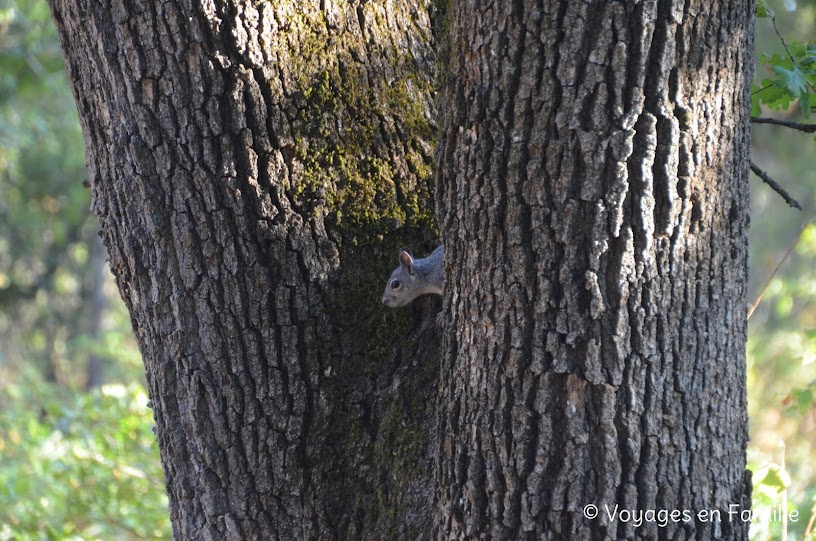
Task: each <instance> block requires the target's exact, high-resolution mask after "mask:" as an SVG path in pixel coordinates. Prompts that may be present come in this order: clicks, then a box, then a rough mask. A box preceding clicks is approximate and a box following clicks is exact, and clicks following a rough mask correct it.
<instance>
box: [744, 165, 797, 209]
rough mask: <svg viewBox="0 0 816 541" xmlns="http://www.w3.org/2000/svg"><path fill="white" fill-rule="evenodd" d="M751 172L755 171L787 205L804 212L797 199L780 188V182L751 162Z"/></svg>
mask: <svg viewBox="0 0 816 541" xmlns="http://www.w3.org/2000/svg"><path fill="white" fill-rule="evenodd" d="M751 171H753V172H754V174H755V175H756V176H758V177H759V178H761V179H762V182H764V183H765V184H767V185H768V186H770V187H771V189H772V190H773V191H775V192H776V193H778V194H779V195H780V196H781V197H782V199H784V200H785V203H787V204H788V205H790V206H792V207H793V208H795V209H799V210H802V205H800V204H799V202H798V201H797V200H796V199H794V198H793V197H791V196H790V194H789V193H788V192H786V191H785V189H784V188H783V187H782V186H780V185H779V183H778V182H776V181H775V180H774V179H772V178H771V177H769V176H768V173H766V172H765V171H763V170H762V169H760V168H759V167H757V166H756V164H755V163H754V162H751Z"/></svg>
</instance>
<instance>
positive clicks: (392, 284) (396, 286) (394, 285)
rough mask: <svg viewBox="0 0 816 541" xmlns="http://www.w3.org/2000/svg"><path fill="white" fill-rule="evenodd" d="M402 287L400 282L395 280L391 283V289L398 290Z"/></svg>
mask: <svg viewBox="0 0 816 541" xmlns="http://www.w3.org/2000/svg"><path fill="white" fill-rule="evenodd" d="M399 286H400V283H399V280H393V281H392V282H391V289H397V288H398V287H399Z"/></svg>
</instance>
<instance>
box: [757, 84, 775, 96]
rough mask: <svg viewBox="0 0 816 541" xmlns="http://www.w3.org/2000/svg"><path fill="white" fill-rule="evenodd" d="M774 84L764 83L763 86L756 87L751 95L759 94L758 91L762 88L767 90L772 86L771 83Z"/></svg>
mask: <svg viewBox="0 0 816 541" xmlns="http://www.w3.org/2000/svg"><path fill="white" fill-rule="evenodd" d="M775 84H776V83H771V84H769V85H765V86H763V87H762V88H757V89H756V90H754V91H753V92H751V95H752V96H753V95H754V94H759V93H760V92H762V91H763V90H768V89H769V88H771V87H772V86H773V85H775Z"/></svg>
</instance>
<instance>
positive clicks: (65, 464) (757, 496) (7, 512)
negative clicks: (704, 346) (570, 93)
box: [0, 0, 816, 541]
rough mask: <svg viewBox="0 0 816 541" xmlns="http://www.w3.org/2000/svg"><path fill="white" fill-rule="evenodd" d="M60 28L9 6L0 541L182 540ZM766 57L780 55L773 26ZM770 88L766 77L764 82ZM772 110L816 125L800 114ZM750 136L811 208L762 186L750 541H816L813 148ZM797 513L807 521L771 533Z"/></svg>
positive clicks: (0, 64) (801, 16) (801, 18)
mask: <svg viewBox="0 0 816 541" xmlns="http://www.w3.org/2000/svg"><path fill="white" fill-rule="evenodd" d="M769 7H771V8H772V9H774V10H775V12H776V14H777V24H778V26H779V28H780V31H781V32H782V34H783V35H784V36H785V37H786V39H789V40H798V41H800V42H808V41H812V40H814V39H816V24H814V20H815V19H816V2H814V1H813V0H811V1H809V2H804V3H803V2H799V3H798V4H797V3H794V2H792V1H791V0H788V1H787V2H783V1H782V0H779V1H778V2H773V1H772V2H769ZM49 17H50V15H49V12H48V7H47V4H46V2H45V0H0V541H4V540H12V539H14V540H18V539H19V540H26V539H76V540H80V539H88V540H90V539H100V540H112V539H162V538H170V535H171V534H170V526H169V520H168V516H167V499H166V496H165V494H164V481H163V477H162V473H161V467H160V463H159V454H158V449H157V447H156V443H155V440H154V438H153V434H152V425H153V420H152V414H151V412H150V410H149V409H148V408H147V393H146V391H145V383H144V376H143V374H142V365H141V359H140V357H139V352H138V348H137V346H136V343H135V341H134V339H133V336H132V334H131V331H130V321H129V318H128V315H127V312H126V311H125V309H124V307H123V305H122V302H121V300H120V299H119V296H118V293H117V291H116V286H115V284H114V283H113V279H112V277H111V276H110V274H109V272H108V270H107V265H106V263H105V255H104V250H103V248H102V247H101V244H100V243H99V241H98V238H97V236H96V222H95V220H94V218H93V216H92V215H91V213H90V211H89V206H90V191H89V190H87V189H85V188H83V186H82V184H83V180H84V179H85V178H86V177H87V173H86V171H85V168H84V150H83V142H82V133H81V130H80V128H79V123H78V119H77V115H76V110H75V108H74V103H73V98H72V96H71V90H70V87H69V85H68V82H67V79H66V76H65V73H64V71H63V67H62V66H63V64H62V57H61V53H60V48H59V42H58V39H57V37H56V34H55V32H54V29H53V25H52V23H51V20H50V18H49ZM757 51H758V53H761V52H767V53H783V52H784V49H783V47H782V45H781V43H780V40H779V38H778V37H777V36H776V34H775V32H774V30H773V26H772V25H771V23H770V20H768V19H761V20H759V21H758V22H757ZM772 75H773V74H771V73H769V72H768V70H767V69H765V68H764V67H763V66H762V65H761V64H758V66H757V77H756V80H757V81H758V82H759V81H761V80H762V79H764V78H768V77H772ZM767 114H771V113H767V112H766V113H763V115H767ZM773 115H774V116H776V117H778V118H787V119H790V120H796V121H806V122H816V115H815V116H814V117H813V118H809V119H804V118H803V117H802V114H801V112H800V111H799V108H798V107H797V106H796V105H795V104H792V107H791V110H790V111H787V112H782V113H780V112H774V113H773ZM753 138H754V144H753V152H752V154H753V161H754V162H755V163H756V164H757V165H758V166H759V167H760V168H762V169H764V170H766V171H767V172H768V173H769V174H770V175H771V176H773V177H774V178H775V179H776V180H778V181H779V182H780V183H781V184H783V185H784V186H785V187H786V188H788V190H789V191H790V192H791V194H792V195H793V196H794V197H796V198H797V199H798V200H799V201H800V202H801V203H802V204H803V206H804V207H805V211H804V212H798V211H794V210H792V209H790V208H788V207H787V206H786V205H785V203H784V202H783V201H782V200H781V199H780V198H779V196H777V195H776V194H775V193H774V192H772V191H771V190H770V189H768V187H767V186H765V185H763V184H762V183H761V182H759V181H758V180H757V179H756V178H754V177H753V176H752V184H751V198H752V210H751V231H750V236H751V270H750V273H751V274H750V276H751V279H750V287H749V291H750V295H751V297H752V298H751V299H750V300H751V301H753V300H755V299H756V298H757V297H758V296H759V294H760V292H761V291H762V290H763V289H764V287H765V284H766V283H767V282H768V280H769V278H770V277H771V275H772V274H773V270H774V268H775V267H776V266H777V265H778V264H779V262H780V261H782V259H783V257H784V256H785V253H786V252H787V251H788V250H789V249H791V248H792V247H793V252H792V254H791V256H790V257H789V258H788V259H787V260H786V261H785V262H784V264H783V265H782V267H781V270H780V271H779V273H777V274H776V276H775V277H774V278H773V279H772V280H771V281H770V284H769V286H768V287H767V290H766V292H765V295H764V298H763V299H762V302H761V303H760V304H759V305H758V308H757V310H756V311H755V312H754V314H753V316H752V317H751V319H750V322H749V343H748V385H749V391H748V392H749V394H748V401H749V412H750V416H751V443H750V447H749V451H748V460H749V466H750V468H751V469H752V470H753V471H754V472H755V475H754V482H755V491H754V508H755V510H756V511H757V520H756V521H755V522H754V527H753V528H752V539H754V540H765V539H783V538H784V535H785V533H784V530H785V529H787V539H803V538H805V537H806V535H807V538H809V539H813V540H816V534H814V533H813V532H812V525H810V524H809V522H810V520H811V517H812V516H814V515H813V509H814V496H816V461H814V457H816V454H815V453H814V444H816V405H815V402H816V383H815V382H814V380H816V362H814V361H816V271H814V264H813V263H814V258H815V256H816V226H814V225H813V224H811V220H812V218H813V216H814V212H813V211H814V209H816V164H814V162H815V161H816V141H814V138H813V135H807V134H803V133H799V132H794V131H791V130H788V129H785V128H780V127H774V126H765V125H762V126H755V127H754V129H753ZM803 228H804V229H803ZM800 233H801V235H800ZM797 240H798V242H797ZM784 502H787V506H788V510H797V511H798V512H799V518H798V520H797V521H796V522H794V521H790V522H789V523H788V524H787V525H786V524H783V523H782V522H780V521H778V520H769V519H768V518H767V517H768V513H769V511H770V510H771V509H773V508H774V507H775V506H779V505H783V504H784Z"/></svg>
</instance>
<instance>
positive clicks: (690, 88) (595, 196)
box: [51, 0, 752, 541]
mask: <svg viewBox="0 0 816 541" xmlns="http://www.w3.org/2000/svg"><path fill="white" fill-rule="evenodd" d="M441 4H442V3H440V5H441ZM453 4H454V5H453V6H452V8H450V9H451V12H450V14H449V15H450V17H449V18H446V19H445V22H446V24H444V25H442V24H440V25H438V26H439V29H440V30H441V32H440V34H439V35H442V36H445V38H446V39H450V42H451V45H450V48H449V50H448V49H445V52H444V54H442V55H441V57H442V58H443V61H442V63H443V66H442V69H441V70H440V73H442V74H444V76H445V80H444V88H445V89H446V90H445V93H444V95H443V99H442V101H441V112H442V113H443V114H442V118H443V122H442V123H441V125H442V128H443V132H442V135H443V137H442V141H441V144H440V145H439V152H438V160H439V162H440V168H439V174H438V180H439V182H438V190H437V198H438V202H439V206H440V209H439V216H440V223H441V227H442V233H443V239H444V244H445V247H446V264H447V269H448V282H447V286H446V287H447V289H446V302H445V306H446V308H445V315H444V318H443V320H444V321H445V322H446V329H445V340H444V354H443V355H442V356H441V357H442V359H443V362H442V365H441V366H442V371H441V374H440V375H438V373H437V366H438V360H439V357H440V355H438V354H437V340H436V335H435V332H434V326H433V325H430V324H427V320H428V319H429V315H430V312H431V311H432V309H433V306H432V303H431V302H430V301H428V300H427V299H426V301H425V302H424V303H419V304H421V306H422V310H417V311H416V312H415V319H416V320H417V321H419V320H422V321H423V322H425V323H424V324H423V325H418V326H416V327H415V328H414V330H413V331H411V330H410V329H409V326H410V321H409V318H408V317H407V316H406V314H405V313H404V312H398V311H397V312H390V311H386V310H385V309H383V308H381V307H380V306H379V296H380V294H381V288H382V285H383V279H384V278H385V277H386V276H387V275H388V273H389V271H390V267H391V266H392V259H393V258H394V255H395V254H396V250H395V249H396V247H397V246H398V244H399V243H400V242H406V243H408V244H411V243H414V245H415V246H416V243H419V242H420V241H424V242H425V244H424V246H422V247H418V248H425V249H430V248H432V247H433V243H432V242H430V241H431V240H432V238H431V236H430V233H429V231H430V229H431V227H432V226H431V212H432V208H433V207H432V202H431V197H430V192H431V189H430V186H431V174H430V171H431V165H432V163H431V146H432V139H433V135H434V134H433V132H434V129H433V127H434V125H435V124H434V121H433V115H434V112H433V107H432V99H433V93H434V92H433V86H434V78H433V74H434V71H435V67H436V58H435V54H434V51H435V50H436V45H435V44H434V37H433V32H432V26H433V25H432V21H431V15H432V14H433V13H434V12H433V8H432V6H431V5H430V0H425V1H423V2H419V3H415V2H410V1H408V0H402V1H400V0H395V1H385V0H383V1H362V0H360V1H351V2H348V3H345V2H343V3H340V2H337V3H335V2H330V1H323V2H319V3H318V2H310V3H301V2H283V1H277V2H269V3H258V4H257V5H256V3H253V2H246V1H242V0H234V1H231V2H221V1H214V2H203V3H201V4H200V5H199V4H198V3H195V4H194V3H190V2H189V1H182V2H179V3H173V2H170V3H159V2H145V3H138V4H135V3H134V4H133V5H131V4H130V3H122V2H120V1H118V0H116V1H114V3H113V4H112V5H108V6H106V7H104V8H103V7H100V5H99V4H98V3H96V2H91V1H90V0H79V1H76V2H72V1H69V0H51V6H52V10H53V13H54V17H55V20H56V21H57V26H58V29H59V32H60V36H61V39H62V42H63V47H64V49H65V53H66V58H67V65H68V69H69V74H70V77H71V80H72V82H73V85H74V92H75V97H76V100H77V104H78V108H79V111H80V117H81V119H82V122H83V129H84V133H85V138H86V143H87V147H88V167H89V171H90V174H91V179H92V184H93V195H94V203H93V208H94V211H95V212H96V214H97V216H98V217H99V220H100V225H101V228H102V232H103V238H104V241H105V244H106V246H107V249H108V252H109V257H110V262H111V266H112V269H113V271H114V274H115V276H116V278H117V281H118V284H119V288H120V291H121V293H122V296H123V298H124V299H125V302H126V303H127V305H128V308H129V310H130V313H131V316H132V320H133V325H134V328H135V329H136V333H137V339H138V341H139V344H140V347H141V350H142V354H143V356H144V361H145V367H146V370H147V376H148V383H149V386H150V393H151V397H152V400H153V405H154V410H155V416H156V422H157V436H158V440H159V445H160V449H161V454H162V461H163V465H164V469H165V472H166V474H167V487H168V493H169V496H170V503H171V513H172V521H173V526H174V532H175V536H176V537H177V538H178V539H184V540H188V539H282V540H287V541H288V540H297V539H337V540H342V539H349V540H351V539H353V540H357V539H372V540H374V539H387V540H395V539H428V538H430V537H432V536H437V537H439V538H441V539H465V538H468V539H470V538H473V539H541V538H553V539H579V538H587V539H588V538H593V539H603V538H634V537H642V538H655V537H660V538H664V537H665V538H699V539H704V538H711V537H714V536H715V534H716V533H717V532H720V533H722V534H723V535H724V536H725V537H728V538H732V539H741V538H745V536H746V532H747V526H746V525H745V524H743V523H734V522H728V521H727V520H723V521H722V522H721V523H719V524H713V523H701V522H699V521H693V522H691V523H688V522H683V523H680V524H676V523H670V524H668V525H666V526H665V527H662V528H658V526H657V525H655V524H654V523H645V524H643V525H642V526H641V527H639V528H637V529H636V528H635V527H634V526H633V525H632V523H624V522H623V521H620V520H612V521H610V520H608V519H606V518H604V517H605V515H604V508H603V506H604V505H609V506H610V508H614V505H615V504H619V505H620V506H621V508H627V509H640V510H646V509H668V510H672V509H689V510H695V511H696V510H705V509H712V510H714V509H716V510H723V509H727V505H728V504H729V503H736V504H741V505H743V506H746V505H748V503H749V502H748V490H749V485H748V482H747V481H746V478H745V476H744V463H745V456H744V452H745V441H746V420H745V392H744V355H743V351H744V342H745V329H746V327H745V299H744V292H745V271H746V234H745V233H746V231H745V229H746V226H747V217H746V210H747V193H746V191H747V152H748V131H747V125H746V111H747V108H746V106H747V94H746V93H747V84H748V81H749V80H750V70H751V51H752V7H751V6H748V5H742V4H739V3H738V2H715V3H713V4H711V5H709V4H707V5H705V6H697V5H696V4H694V5H691V4H689V5H686V6H685V8H684V7H683V5H682V4H679V3H675V2H672V1H669V0H666V1H662V2H660V3H656V2H649V1H641V2H639V3H620V2H618V3H608V4H607V3H599V4H587V3H577V2H569V1H568V0H562V1H561V2H548V3H542V4H541V5H537V6H533V5H531V4H532V3H531V2H524V1H518V2H499V3H481V2H469V1H466V0H460V1H457V2H454V3H453ZM443 15H444V14H440V21H441V20H442V18H443ZM406 337H408V338H415V340H406ZM437 385H438V387H437ZM437 389H438V390H439V399H438V402H435V396H436V391H437ZM435 404H438V407H437V408H436V409H437V410H438V415H437V414H436V412H435ZM435 455H436V456H435ZM434 479H435V481H436V488H435V495H434V486H433V483H434ZM590 503H592V504H596V505H599V506H601V515H600V516H599V517H598V518H597V519H595V520H587V519H585V518H584V517H582V516H581V509H582V508H583V506H584V505H586V504H590ZM432 528H433V530H434V531H432Z"/></svg>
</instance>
